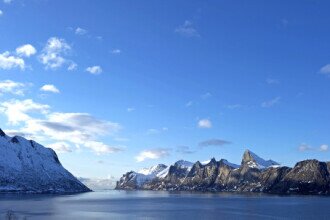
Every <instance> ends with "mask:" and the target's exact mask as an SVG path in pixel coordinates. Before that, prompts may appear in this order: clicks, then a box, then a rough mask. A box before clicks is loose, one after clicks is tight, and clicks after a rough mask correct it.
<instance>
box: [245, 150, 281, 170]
mask: <svg viewBox="0 0 330 220" xmlns="http://www.w3.org/2000/svg"><path fill="white" fill-rule="evenodd" d="M242 165H248V166H249V167H250V168H258V169H265V168H268V167H272V166H279V165H280V164H279V163H277V162H275V161H273V160H264V159H262V158H261V157H259V156H258V155H256V154H255V153H253V152H252V151H250V150H246V151H245V152H244V154H243V159H242Z"/></svg>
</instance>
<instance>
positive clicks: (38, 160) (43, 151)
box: [0, 129, 90, 193]
mask: <svg viewBox="0 0 330 220" xmlns="http://www.w3.org/2000/svg"><path fill="white" fill-rule="evenodd" d="M87 191H90V189H89V188H87V187H86V186H85V185H84V184H82V183H81V182H80V181H79V180H78V179H77V178H76V177H74V176H73V175H72V174H71V173H70V172H69V171H67V170H66V169H65V168H64V167H63V166H62V165H61V163H60V161H59V160H58V157H57V155H56V153H55V151H53V150H52V149H50V148H46V147H44V146H42V145H40V144H38V143H36V142H35V141H32V140H27V139H25V138H23V137H20V136H14V137H9V136H7V135H6V134H5V133H4V132H3V131H2V130H1V129H0V192H24V193H26V192H29V193H77V192H87Z"/></svg>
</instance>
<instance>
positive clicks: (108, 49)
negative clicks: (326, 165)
mask: <svg viewBox="0 0 330 220" xmlns="http://www.w3.org/2000/svg"><path fill="white" fill-rule="evenodd" d="M329 7H330V3H329V2H327V1H289V2H288V1H267V2H266V1H235V2H233V1H189V2H187V1H87V0H82V1H79V4H77V1H60V0H58V1H46V0H34V1H23V0H11V1H9V0H1V2H0V10H1V12H0V32H1V34H0V42H1V43H0V100H1V104H0V124H1V128H2V129H3V130H5V131H6V132H7V134H10V135H15V134H19V135H24V136H26V137H27V138H33V139H35V140H36V141H38V142H40V143H42V144H44V145H45V146H48V147H52V148H54V149H55V150H56V151H57V152H58V155H59V158H60V160H61V162H62V164H63V165H64V166H65V167H66V168H67V169H68V170H70V171H72V172H73V174H75V175H77V176H83V177H98V178H105V177H108V176H114V177H115V178H118V177H120V176H121V174H122V173H124V172H126V171H128V170H137V169H140V168H143V167H148V166H150V165H154V164H157V163H165V164H171V163H173V162H175V161H176V160H178V159H182V158H184V159H186V160H190V161H197V160H201V161H203V160H207V159H209V158H211V157H215V158H216V159H221V158H226V159H228V160H229V161H231V162H234V163H240V160H241V156H242V154H243V152H244V150H245V149H250V150H252V151H254V152H255V153H257V154H259V156H261V157H264V158H266V159H267V158H272V159H274V160H276V161H279V162H280V163H282V164H285V165H290V166H292V165H294V164H295V162H297V161H298V160H303V159H307V158H316V159H319V160H329V151H328V145H329V144H330V137H329V130H330V114H329V112H330V104H329V100H330V56H329V51H330V40H329V39H330V30H329V27H328V26H329V24H330V14H329V13H328V8H329Z"/></svg>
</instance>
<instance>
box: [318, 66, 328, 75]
mask: <svg viewBox="0 0 330 220" xmlns="http://www.w3.org/2000/svg"><path fill="white" fill-rule="evenodd" d="M320 73H322V74H324V75H327V76H330V64H327V65H325V66H323V67H322V68H321V69H320Z"/></svg>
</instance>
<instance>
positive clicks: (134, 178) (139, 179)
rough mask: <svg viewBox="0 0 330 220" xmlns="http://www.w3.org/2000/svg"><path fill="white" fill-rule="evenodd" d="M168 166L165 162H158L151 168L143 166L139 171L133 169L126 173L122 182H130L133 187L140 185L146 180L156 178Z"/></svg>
mask: <svg viewBox="0 0 330 220" xmlns="http://www.w3.org/2000/svg"><path fill="white" fill-rule="evenodd" d="M166 168H167V166H166V165H164V164H158V165H155V166H152V167H150V168H143V169H141V170H140V171H138V172H134V171H131V172H129V173H127V174H125V175H124V176H123V177H122V178H121V179H120V182H121V184H127V183H128V184H129V185H130V186H132V188H136V187H140V186H142V185H143V184H145V183H146V182H149V181H152V180H153V179H155V178H156V177H157V176H158V175H159V173H161V172H162V171H163V170H165V169H166Z"/></svg>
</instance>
